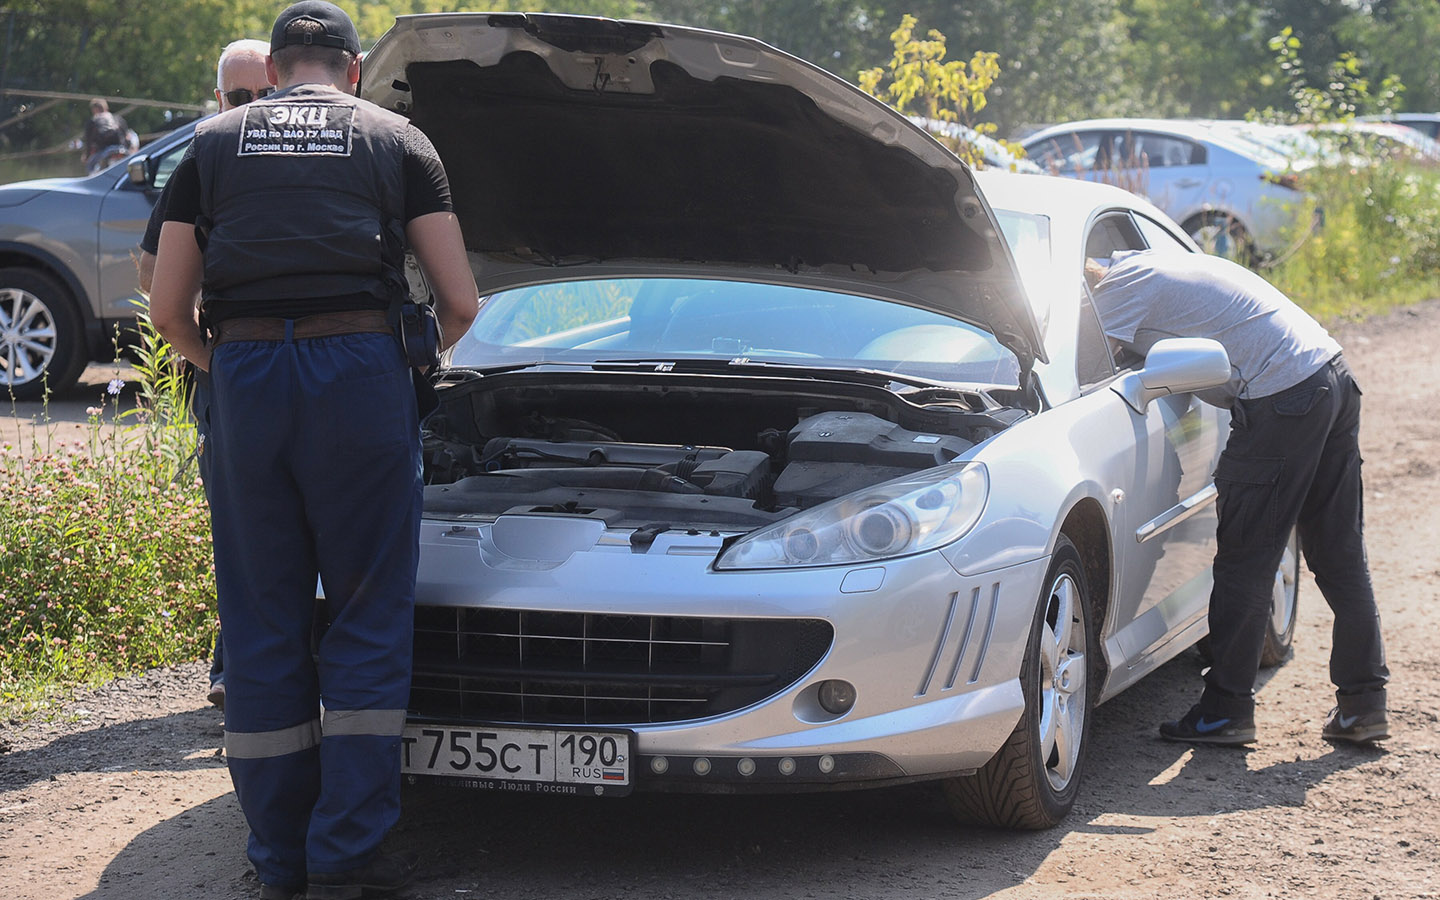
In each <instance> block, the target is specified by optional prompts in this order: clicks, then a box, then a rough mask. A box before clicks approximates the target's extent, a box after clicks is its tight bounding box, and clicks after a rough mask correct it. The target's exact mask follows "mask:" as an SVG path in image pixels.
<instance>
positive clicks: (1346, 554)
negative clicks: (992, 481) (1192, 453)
mask: <svg viewBox="0 0 1440 900" xmlns="http://www.w3.org/2000/svg"><path fill="white" fill-rule="evenodd" d="M1086 276H1087V279H1088V280H1089V281H1090V282H1091V284H1092V285H1093V287H1094V301H1095V311H1096V313H1098V314H1099V316H1100V321H1101V322H1103V323H1104V326H1105V333H1106V334H1107V335H1108V336H1109V338H1110V339H1111V341H1112V342H1115V343H1118V344H1120V345H1121V346H1123V347H1124V348H1126V349H1130V350H1133V351H1135V352H1137V353H1139V354H1141V355H1144V354H1145V353H1146V352H1148V351H1149V349H1150V347H1151V346H1152V345H1153V344H1154V343H1155V342H1156V341H1158V340H1160V339H1162V338H1168V337H1201V338H1211V339H1214V340H1216V341H1219V342H1220V343H1221V344H1222V345H1223V346H1224V347H1225V350H1226V352H1227V353H1229V355H1230V365H1231V367H1232V373H1233V374H1232V377H1231V379H1230V381H1229V383H1228V384H1226V385H1224V386H1222V387H1221V388H1217V389H1216V391H1215V392H1206V394H1205V395H1204V396H1203V397H1202V399H1205V400H1207V401H1209V402H1214V403H1217V404H1223V405H1228V406H1229V408H1230V413H1231V419H1230V437H1229V439H1228V440H1227V441H1226V444H1225V450H1224V452H1223V453H1221V455H1220V461H1219V463H1218V464H1217V465H1216V467H1215V487H1216V488H1217V489H1218V490H1219V500H1218V503H1217V511H1218V513H1219V526H1218V530H1217V535H1216V537H1217V549H1216V553H1215V564H1214V567H1213V570H1214V576H1215V585H1214V589H1213V590H1212V592H1211V594H1210V648H1211V652H1210V655H1211V665H1210V669H1209V670H1208V671H1207V672H1206V673H1205V689H1204V691H1203V692H1202V693H1201V695H1200V701H1199V702H1198V703H1196V704H1195V705H1194V707H1192V708H1191V709H1190V711H1189V712H1187V713H1186V714H1185V715H1184V716H1182V717H1181V718H1179V719H1177V720H1174V721H1170V722H1163V723H1161V725H1160V736H1161V737H1163V738H1165V739H1166V740H1173V741H1184V742H1188V743H1197V744H1248V743H1251V742H1253V741H1254V740H1255V696H1254V695H1255V678H1256V675H1257V674H1258V673H1259V669H1260V656H1261V652H1262V650H1263V648H1264V643H1265V630H1266V623H1267V621H1268V620H1269V617H1270V611H1271V603H1272V599H1271V591H1272V590H1273V586H1274V582H1275V572H1276V569H1277V568H1278V567H1279V565H1280V560H1281V557H1282V556H1283V554H1284V552H1285V546H1286V544H1287V543H1288V542H1289V539H1290V531H1291V529H1292V528H1296V527H1298V528H1299V531H1300V547H1301V549H1302V551H1303V552H1304V554H1305V561H1306V562H1307V563H1308V564H1309V566H1310V571H1312V572H1313V573H1315V583H1316V585H1317V586H1318V587H1319V588H1320V593H1321V594H1323V595H1324V597H1325V602H1327V603H1328V604H1330V608H1331V609H1332V610H1333V611H1334V613H1335V628H1334V634H1333V644H1332V646H1331V650H1330V679H1331V681H1333V682H1334V683H1335V687H1336V706H1335V708H1334V709H1332V710H1331V711H1330V715H1329V717H1328V718H1327V719H1326V721H1325V725H1324V727H1323V728H1322V730H1321V732H1320V734H1321V737H1323V738H1325V739H1326V740H1330V741H1345V742H1350V743H1369V742H1372V741H1381V740H1385V739H1386V738H1388V737H1389V736H1390V723H1389V718H1388V715H1387V713H1386V699H1385V685H1386V682H1387V681H1388V680H1389V677H1390V671H1389V669H1387V668H1386V666H1385V648H1384V644H1383V642H1382V640H1381V636H1380V613H1379V610H1378V609H1377V607H1376V605H1375V594H1374V591H1373V589H1372V588H1371V585H1370V568H1369V564H1368V563H1367V562H1366V558H1365V535H1364V529H1365V520H1364V515H1363V510H1362V507H1361V503H1362V494H1363V489H1362V486H1361V481H1360V445H1359V440H1358V437H1359V432H1360V387H1359V386H1358V385H1357V384H1356V383H1355V379H1354V377H1353V376H1352V375H1351V373H1350V367H1349V366H1347V365H1346V364H1345V359H1344V357H1343V356H1341V354H1340V345H1339V344H1338V343H1336V341H1335V339H1334V338H1332V337H1331V336H1330V335H1329V334H1328V333H1327V332H1326V331H1325V329H1324V328H1323V327H1322V326H1321V325H1320V323H1319V322H1316V321H1315V320H1314V319H1313V318H1311V317H1310V316H1309V315H1308V314H1307V313H1306V312H1305V311H1304V310H1302V309H1301V308H1300V307H1298V306H1296V305H1295V304H1294V303H1293V302H1291V301H1290V300H1289V298H1287V297H1286V296H1285V295H1284V294H1282V293H1281V292H1280V291H1278V290H1276V289H1275V288H1274V287H1273V286H1272V285H1271V284H1270V283H1269V282H1267V281H1266V280H1265V279H1263V278H1261V277H1260V276H1259V275H1257V274H1255V273H1254V272H1251V271H1250V270H1249V269H1246V268H1245V267H1244V266H1241V265H1237V264H1236V263H1233V262H1231V261H1229V260H1227V259H1222V258H1220V257H1217V256H1209V255H1206V254H1202V253H1183V254H1182V253H1177V254H1162V253H1153V252H1128V253H1121V254H1116V255H1115V257H1114V262H1113V264H1112V265H1111V266H1110V268H1109V270H1108V271H1103V270H1099V267H1098V266H1096V265H1095V264H1093V263H1090V264H1087V266H1086Z"/></svg>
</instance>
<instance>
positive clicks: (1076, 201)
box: [975, 169, 1171, 222]
mask: <svg viewBox="0 0 1440 900" xmlns="http://www.w3.org/2000/svg"><path fill="white" fill-rule="evenodd" d="M975 181H976V183H977V184H979V185H980V190H981V192H982V193H984V195H985V199H986V200H988V201H990V205H991V207H993V208H995V209H1006V210H1012V211H1015V212H1023V213H1033V214H1040V215H1045V214H1046V213H1047V212H1049V211H1054V212H1057V213H1060V214H1070V215H1083V216H1088V215H1089V212H1090V210H1092V209H1096V208H1104V207H1118V208H1123V209H1134V210H1136V211H1138V212H1143V213H1145V214H1146V215H1147V216H1150V217H1151V218H1155V219H1159V220H1161V221H1163V222H1170V221H1171V219H1170V217H1169V216H1167V215H1165V213H1164V212H1162V211H1161V210H1160V209H1159V207H1157V206H1155V205H1154V204H1153V203H1151V202H1150V201H1149V200H1146V199H1145V198H1144V197H1141V196H1139V195H1138V194H1133V193H1131V192H1130V191H1127V190H1125V189H1123V188H1119V187H1116V186H1114V185H1112V184H1102V183H1100V182H1095V181H1083V180H1081V179H1078V178H1058V177H1056V176H1053V175H1026V174H1020V173H1015V172H1006V171H1003V170H1000V169H985V170H982V171H979V172H976V173H975Z"/></svg>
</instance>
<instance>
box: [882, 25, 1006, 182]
mask: <svg viewBox="0 0 1440 900" xmlns="http://www.w3.org/2000/svg"><path fill="white" fill-rule="evenodd" d="M916 24H917V22H916V19H915V17H914V16H911V15H906V16H905V17H904V18H903V19H901V20H900V27H899V28H897V29H895V31H894V33H892V34H891V35H890V40H891V43H892V44H893V45H894V48H895V52H894V54H893V55H892V56H891V57H890V63H889V65H888V66H886V67H877V68H874V69H865V70H864V71H862V72H861V73H860V75H859V81H860V88H861V90H863V91H865V92H866V93H868V94H870V95H871V96H874V97H876V98H878V99H880V100H883V101H885V102H886V103H888V104H890V105H891V106H893V107H894V108H895V109H897V110H899V111H900V112H902V113H906V114H909V115H918V116H922V117H924V118H925V119H926V120H928V121H930V122H936V123H940V122H960V123H962V124H964V125H966V126H968V127H969V128H971V129H972V130H973V131H975V132H977V133H979V134H982V135H990V134H993V133H994V131H995V124H994V123H993V122H981V121H979V119H978V116H979V114H980V111H981V110H983V109H985V107H986V105H987V102H988V101H987V99H986V93H987V92H988V91H989V90H990V88H991V86H993V85H994V84H995V79H996V78H998V77H1000V64H999V62H998V59H999V57H998V54H995V53H987V52H986V51H984V50H976V51H975V53H974V55H973V56H971V57H970V59H969V61H966V60H963V59H952V60H948V61H947V60H946V59H945V52H946V51H945V35H944V34H942V33H940V32H939V31H937V30H935V29H933V28H932V29H930V30H929V31H928V32H927V33H926V38H925V39H924V40H921V39H919V38H916V37H915V25H916ZM932 128H933V126H932ZM934 130H935V131H936V132H937V133H936V137H937V138H939V139H941V140H942V141H944V143H945V144H946V145H947V146H949V147H950V148H951V149H952V150H954V151H955V152H956V153H957V154H959V156H960V158H961V159H963V160H965V161H966V162H968V163H970V164H971V165H974V166H978V165H982V164H983V160H982V156H981V153H980V152H979V151H978V150H977V149H976V148H975V147H974V145H973V144H971V143H970V142H968V141H966V140H964V139H963V138H960V137H956V136H954V135H953V134H951V133H945V132H944V131H943V130H942V129H934Z"/></svg>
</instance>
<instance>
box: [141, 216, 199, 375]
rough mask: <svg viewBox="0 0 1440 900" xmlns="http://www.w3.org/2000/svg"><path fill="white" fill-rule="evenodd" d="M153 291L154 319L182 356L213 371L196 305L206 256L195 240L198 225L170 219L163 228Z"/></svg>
mask: <svg viewBox="0 0 1440 900" xmlns="http://www.w3.org/2000/svg"><path fill="white" fill-rule="evenodd" d="M156 259H157V262H156V266H155V282H154V290H152V291H151V292H150V321H151V322H152V323H154V325H155V330H156V331H158V332H160V336H161V337H163V338H164V339H165V340H166V341H168V342H169V343H170V346H172V347H174V348H175V351H176V352H177V353H179V354H180V355H181V356H183V357H185V358H186V359H188V360H190V361H191V362H192V363H194V364H195V365H196V366H198V367H199V368H201V369H203V370H205V371H206V372H208V371H210V348H209V347H207V346H205V335H204V333H203V332H201V330H200V321H199V317H198V314H197V310H196V307H195V297H196V295H198V294H199V293H200V277H201V275H202V273H203V270H204V258H203V257H202V256H201V254H200V245H199V244H197V243H195V226H194V225H191V224H189V223H186V222H175V221H169V222H166V223H165V227H164V228H162V229H160V253H159V254H158V255H157V258H156Z"/></svg>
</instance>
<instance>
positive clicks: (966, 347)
mask: <svg viewBox="0 0 1440 900" xmlns="http://www.w3.org/2000/svg"><path fill="white" fill-rule="evenodd" d="M740 357H744V358H745V359H748V360H750V361H752V362H773V363H784V364H790V365H799V366H812V367H827V368H842V369H872V370H880V371H885V372H891V373H895V374H898V375H906V376H910V377H913V378H921V379H925V380H929V381H940V382H948V383H965V384H979V385H984V386H988V387H1015V386H1016V385H1018V384H1019V371H1020V367H1019V363H1018V361H1017V360H1016V359H1015V356H1014V355H1013V354H1012V353H1011V352H1010V351H1009V350H1006V349H1005V348H1004V347H1002V346H1001V345H1000V343H999V342H998V341H996V340H995V338H994V336H992V335H991V334H990V333H989V332H986V331H984V330H983V329H980V328H978V327H975V326H972V325H968V324H966V323H964V322H961V321H959V320H957V319H951V318H948V317H946V316H943V315H940V314H939V313H934V312H929V311H926V310H922V309H916V308H914V307H909V306H904V305H902V304H899V303H891V302H887V301H884V300H876V299H873V298H869V297H858V296H854V295H851V294H840V293H834V292H830V291H823V290H815V289H809V288H798V287H788V286H781V285H772V284H755V283H751V282H740V281H717V280H699V279H679V278H629V279H596V280H590V281H569V282H562V283H557V284H546V285H540V286H536V287H527V288H517V289H515V290H509V291H503V292H501V293H498V294H495V295H493V296H491V297H488V298H487V299H486V301H485V303H484V305H483V306H482V307H481V309H480V314H479V316H478V317H477V318H476V320H475V325H474V326H473V327H472V328H471V329H470V331H469V332H468V333H467V334H466V335H465V337H463V338H461V340H460V342H459V343H458V344H457V345H456V346H455V348H454V350H453V352H452V356H451V364H452V365H455V366H471V367H477V368H485V367H492V366H515V365H522V364H527V363H539V362H561V363H578V364H587V363H593V362H596V361H601V360H605V361H616V360H619V361H624V360H630V359H634V360H653V359H662V360H675V361H681V360H685V359H721V360H727V361H728V360H732V359H737V358H740Z"/></svg>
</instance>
